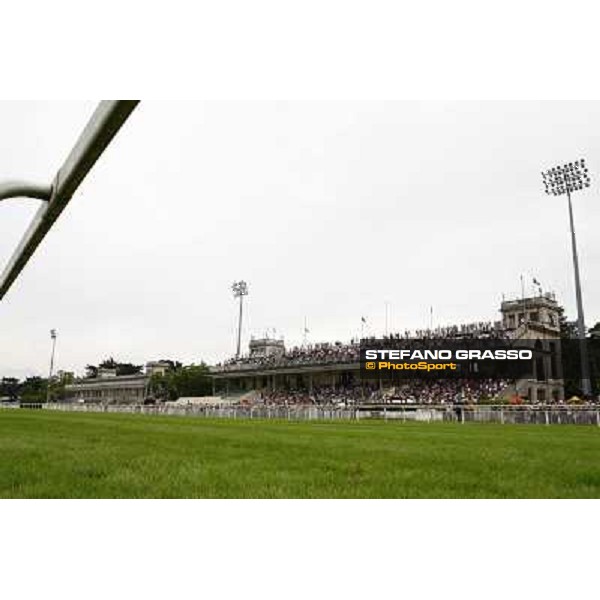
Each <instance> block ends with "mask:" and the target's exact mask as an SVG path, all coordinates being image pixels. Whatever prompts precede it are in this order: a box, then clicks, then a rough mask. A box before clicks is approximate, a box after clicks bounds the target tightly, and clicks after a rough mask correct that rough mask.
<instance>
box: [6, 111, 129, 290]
mask: <svg viewBox="0 0 600 600" xmlns="http://www.w3.org/2000/svg"><path fill="white" fill-rule="evenodd" d="M137 105H138V100H104V101H102V102H100V104H98V107H97V108H96V110H95V111H94V113H93V115H92V116H91V118H90V120H89V121H88V123H87V125H86V126H85V129H84V130H83V132H82V133H81V135H80V136H79V139H78V140H77V142H76V144H75V146H74V147H73V149H72V150H71V153H70V154H69V156H68V157H67V159H66V160H65V162H64V164H63V166H62V167H61V168H60V169H59V171H58V173H57V174H56V176H55V178H54V181H53V182H52V184H51V185H40V184H37V183H29V182H23V181H7V182H4V183H0V201H2V200H6V199H7V198H23V197H25V198H36V199H38V200H42V201H43V203H42V205H41V206H40V207H39V209H38V211H37V212H36V214H35V216H34V217H33V220H32V221H31V224H30V225H29V228H28V229H27V231H26V233H25V235H24V236H23V238H22V239H21V241H20V243H19V245H18V246H17V249H16V250H15V252H14V254H13V255H12V257H11V259H10V260H9V261H8V264H7V265H6V268H5V269H4V272H3V273H2V275H0V300H2V298H3V297H4V295H5V294H6V292H7V291H8V290H9V288H10V286H11V285H12V284H13V283H14V281H15V279H16V278H17V277H18V276H19V274H20V273H21V271H22V270H23V268H24V267H25V265H26V264H27V261H28V260H29V259H30V258H31V256H32V255H33V253H34V252H35V250H36V248H37V247H38V245H39V244H40V242H41V241H42V240H43V239H44V237H45V236H46V234H47V233H48V231H49V230H50V228H51V227H52V225H53V224H54V222H55V221H56V219H58V217H59V216H60V214H61V213H62V211H63V210H64V208H65V206H67V204H68V203H69V201H70V200H71V198H72V196H73V194H74V193H75V191H76V190H77V188H78V187H79V185H80V184H81V182H82V181H83V179H84V178H85V176H86V175H87V174H88V173H89V171H90V170H91V169H92V167H93V166H94V164H95V163H96V161H97V160H98V158H100V156H101V155H102V153H103V152H104V150H105V149H106V147H107V146H108V145H109V144H110V142H111V141H112V139H113V138H114V136H115V135H116V134H117V132H118V131H119V129H120V128H121V126H122V125H123V123H125V121H126V120H127V118H128V117H129V115H130V114H131V113H132V112H133V110H134V109H135V107H136V106H137Z"/></svg>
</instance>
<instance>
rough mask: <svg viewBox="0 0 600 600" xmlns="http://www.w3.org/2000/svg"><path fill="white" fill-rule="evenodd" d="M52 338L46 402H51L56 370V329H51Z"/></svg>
mask: <svg viewBox="0 0 600 600" xmlns="http://www.w3.org/2000/svg"><path fill="white" fill-rule="evenodd" d="M50 339H51V340H52V352H51V353H50V372H49V374H48V385H47V386H46V404H47V403H48V402H50V382H51V381H52V373H53V372H54V350H55V349H56V329H51V330H50Z"/></svg>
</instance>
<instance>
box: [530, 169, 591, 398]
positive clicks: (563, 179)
mask: <svg viewBox="0 0 600 600" xmlns="http://www.w3.org/2000/svg"><path fill="white" fill-rule="evenodd" d="M542 178H543V180H544V186H545V188H546V189H545V192H546V194H548V195H553V196H561V195H563V194H566V195H567V200H568V205H569V224H570V226H571V251H572V254H573V271H574V274H575V297H576V300H577V337H578V338H579V353H580V358H581V391H582V393H583V395H584V396H591V393H592V385H591V380H590V363H589V358H588V350H587V341H586V338H585V318H584V313H583V296H582V293H581V280H580V277H579V257H578V255H577V241H576V238H575V224H574V221H573V204H572V202H571V192H575V191H577V190H582V189H584V188H587V187H590V176H589V174H588V168H587V166H586V164H585V160H584V159H583V158H582V159H580V160H576V161H575V162H574V163H568V164H566V165H563V166H562V167H553V168H552V169H549V170H548V171H546V172H543V173H542Z"/></svg>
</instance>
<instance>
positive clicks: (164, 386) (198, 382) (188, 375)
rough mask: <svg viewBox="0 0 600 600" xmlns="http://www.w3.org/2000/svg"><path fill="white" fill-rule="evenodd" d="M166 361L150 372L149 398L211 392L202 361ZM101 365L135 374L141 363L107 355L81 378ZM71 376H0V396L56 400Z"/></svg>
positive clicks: (30, 401)
mask: <svg viewBox="0 0 600 600" xmlns="http://www.w3.org/2000/svg"><path fill="white" fill-rule="evenodd" d="M160 362H162V363H165V364H166V365H167V367H166V369H165V372H164V373H154V374H153V375H152V376H151V377H150V380H149V382H148V386H147V397H148V398H149V399H152V400H159V401H165V400H176V399H177V398H180V397H189V396H208V395H210V394H211V393H212V379H211V377H210V375H209V368H208V366H207V365H206V364H205V363H204V362H201V363H200V364H198V365H196V364H191V365H183V364H182V363H181V362H179V361H175V360H170V359H164V360H161V361H160ZM101 369H114V370H115V372H116V375H117V376H121V375H138V374H141V373H142V369H143V365H136V364H133V363H130V362H119V361H116V360H115V359H114V358H112V357H110V358H107V359H105V360H103V361H102V362H100V363H98V364H97V365H87V366H86V375H85V378H84V379H90V378H95V377H97V376H98V374H99V372H100V370H101ZM74 380H75V378H74V376H73V374H72V373H63V372H61V373H60V374H58V375H55V376H53V377H52V378H51V379H49V378H48V377H40V376H37V375H35V376H32V377H27V378H25V379H23V380H20V379H18V378H16V377H2V378H1V379H0V400H4V401H9V402H22V403H24V404H37V403H43V402H46V400H47V399H48V400H49V401H50V402H60V401H62V400H64V398H65V386H66V385H68V384H70V383H73V382H74Z"/></svg>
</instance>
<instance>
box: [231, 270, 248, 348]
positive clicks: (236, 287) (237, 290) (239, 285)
mask: <svg viewBox="0 0 600 600" xmlns="http://www.w3.org/2000/svg"><path fill="white" fill-rule="evenodd" d="M231 289H232V290H233V297H234V298H239V299H240V318H239V321H238V338H237V352H236V354H235V355H236V357H237V358H239V357H240V350H241V344H242V306H243V301H244V296H247V295H248V284H247V283H246V282H245V281H234V282H233V285H232V286H231Z"/></svg>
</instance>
